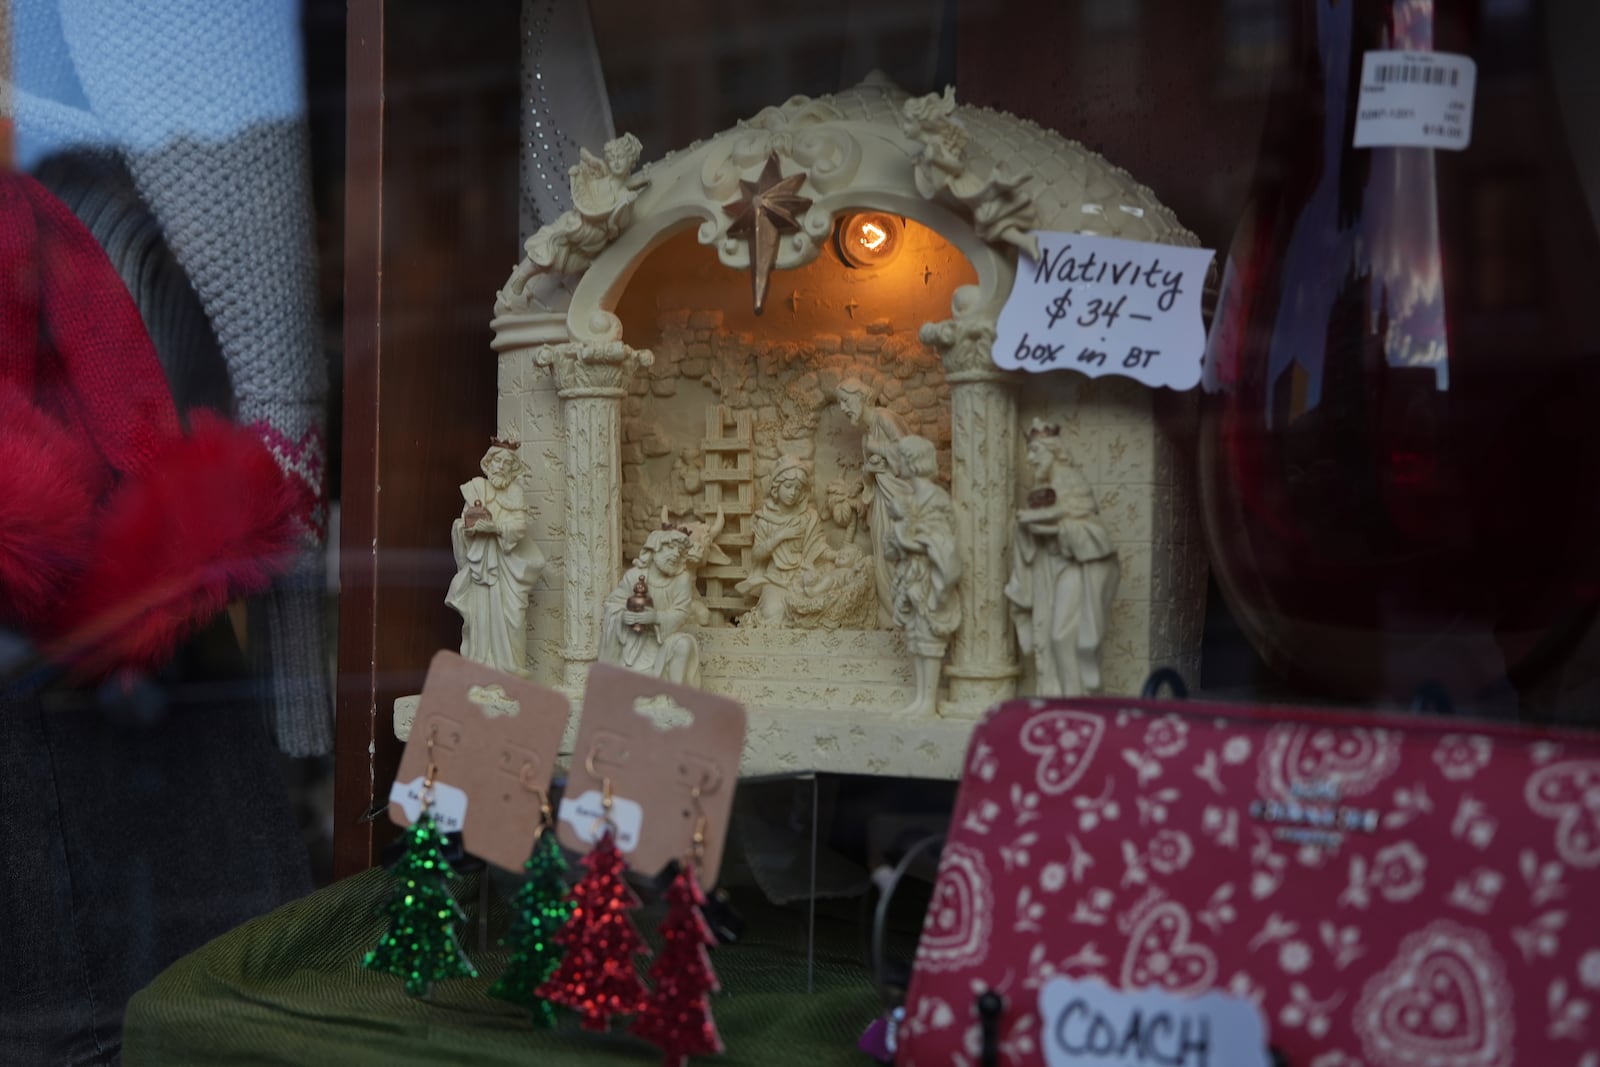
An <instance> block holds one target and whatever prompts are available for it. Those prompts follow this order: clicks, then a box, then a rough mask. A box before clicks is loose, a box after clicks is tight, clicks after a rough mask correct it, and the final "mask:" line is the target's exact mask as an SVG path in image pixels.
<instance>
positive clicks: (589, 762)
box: [583, 745, 617, 833]
mask: <svg viewBox="0 0 1600 1067" xmlns="http://www.w3.org/2000/svg"><path fill="white" fill-rule="evenodd" d="M599 752H600V746H599V745H595V746H594V747H592V748H590V749H589V754H588V755H587V756H585V757H584V760H583V768H584V770H586V771H588V772H589V777H591V778H598V779H600V812H601V815H600V817H599V818H598V819H596V820H595V821H594V825H593V829H592V830H591V833H593V830H594V829H599V828H601V827H609V828H610V829H611V830H613V831H615V830H616V828H617V824H616V822H615V821H613V820H612V818H611V803H612V793H611V776H610V775H609V774H605V773H603V772H601V771H599V770H596V769H595V765H594V758H595V756H597V755H598V754H599Z"/></svg>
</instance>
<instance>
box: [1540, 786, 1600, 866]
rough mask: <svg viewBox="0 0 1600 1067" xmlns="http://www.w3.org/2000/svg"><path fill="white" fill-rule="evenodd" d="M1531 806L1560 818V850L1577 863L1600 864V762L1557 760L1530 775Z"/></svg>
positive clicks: (1558, 828) (1546, 814)
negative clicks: (1562, 761) (1555, 762)
mask: <svg viewBox="0 0 1600 1067" xmlns="http://www.w3.org/2000/svg"><path fill="white" fill-rule="evenodd" d="M1527 799H1528V806H1529V807H1531V808H1532V809H1533V810H1534V811H1535V812H1537V813H1538V814H1540V815H1543V816H1544V817H1545V818H1547V819H1555V820H1557V822H1556V852H1557V853H1559V854H1560V856H1561V858H1562V859H1563V860H1565V861H1566V862H1568V863H1570V864H1572V865H1573V866H1574V867H1595V866H1600V762H1569V763H1557V764H1553V765H1552V766H1549V767H1546V768H1544V769H1543V770H1540V771H1537V772H1535V773H1534V774H1533V776H1532V777H1530V778H1529V779H1528V788H1527Z"/></svg>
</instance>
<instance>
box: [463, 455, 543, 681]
mask: <svg viewBox="0 0 1600 1067" xmlns="http://www.w3.org/2000/svg"><path fill="white" fill-rule="evenodd" d="M519 449H520V444H519V442H518V441H517V440H516V439H515V438H513V437H510V436H507V437H496V438H491V439H490V441H489V450H488V451H487V452H485V453H484V455H483V461H482V463H481V464H480V466H481V467H482V470H483V477H481V478H473V479H472V480H471V481H469V482H467V483H465V484H464V485H462V486H461V498H462V502H463V503H462V508H461V516H460V517H459V518H458V519H456V521H455V522H454V523H452V524H451V527H450V547H451V549H452V550H453V551H454V553H455V560H456V576H455V578H454V579H453V580H452V581H451V582H450V589H449V591H448V592H447V593H446V594H445V598H444V602H445V603H446V604H448V605H450V606H451V607H452V608H454V609H455V610H456V611H457V612H458V613H459V614H460V615H461V654H462V655H463V656H464V657H466V658H467V659H470V660H473V661H475V662H478V663H483V664H486V665H487V666H490V667H493V668H495V669H496V670H502V671H506V672H507V673H510V674H520V675H526V674H527V673H528V598H529V597H530V596H531V595H532V593H533V585H534V583H535V582H537V581H538V580H539V575H540V573H541V572H542V571H543V570H544V553H542V552H540V551H539V546H538V544H536V543H535V541H534V539H533V537H532V536H531V535H530V534H529V530H528V527H529V523H530V519H531V518H532V516H531V515H530V514H529V511H528V505H527V501H526V498H525V497H524V495H523V489H522V475H523V473H524V472H525V471H526V470H527V467H526V466H525V465H524V463H523V462H522V459H521V457H520V456H519V455H518V451H519Z"/></svg>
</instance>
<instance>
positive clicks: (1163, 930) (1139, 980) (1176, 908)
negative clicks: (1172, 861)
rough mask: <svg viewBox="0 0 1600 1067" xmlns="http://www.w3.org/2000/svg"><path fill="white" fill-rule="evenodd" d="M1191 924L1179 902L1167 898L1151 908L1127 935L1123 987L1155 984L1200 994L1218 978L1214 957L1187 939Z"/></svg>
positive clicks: (1181, 992)
mask: <svg viewBox="0 0 1600 1067" xmlns="http://www.w3.org/2000/svg"><path fill="white" fill-rule="evenodd" d="M1192 932H1193V924H1192V923H1191V922H1190V920H1189V913H1188V912H1187V911H1185V910H1184V907H1183V905H1182V904H1179V903H1178V902H1177V901H1173V900H1168V901H1164V902H1162V903H1160V904H1157V905H1156V906H1155V907H1153V908H1151V909H1150V910H1149V911H1148V912H1147V913H1146V914H1145V915H1144V916H1143V917H1142V918H1140V919H1139V921H1138V922H1137V923H1136V924H1135V925H1134V927H1133V930H1132V932H1131V933H1130V934H1129V935H1128V950H1127V953H1126V954H1125V955H1124V957H1123V960H1122V988H1124V989H1144V988H1148V987H1152V986H1153V987H1155V988H1156V989H1160V990H1162V991H1163V992H1166V993H1172V994H1174V995H1176V996H1185V995H1189V994H1198V993H1203V992H1205V991H1206V990H1208V989H1210V988H1211V986H1212V985H1213V984H1215V982H1216V978H1217V957H1216V954H1215V953H1214V952H1212V951H1211V950H1210V949H1209V948H1207V947H1206V946H1204V945H1201V944H1196V943H1195V942H1193V941H1191V940H1190V934H1191V933H1192Z"/></svg>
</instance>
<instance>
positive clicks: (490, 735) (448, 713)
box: [389, 652, 572, 871]
mask: <svg viewBox="0 0 1600 1067" xmlns="http://www.w3.org/2000/svg"><path fill="white" fill-rule="evenodd" d="M571 712H572V705H571V703H570V702H569V701H568V700H567V698H566V697H565V696H563V695H562V694H560V693H558V692H556V691H555V690H553V689H546V688H544V687H543V686H540V685H535V684H533V683H532V682H530V681H527V680H526V679H524V678H518V677H516V676H514V675H510V674H505V673H503V672H501V671H497V670H495V669H493V668H492V667H485V666H483V665H482V664H480V663H473V662H472V661H471V660H467V659H463V658H462V657H461V656H459V655H457V654H456V653H454V652H440V653H438V654H437V655H435V656H434V657H433V662H432V664H430V665H429V667H428V678H427V681H426V682H424V683H423V687H422V697H421V700H420V702H419V704H418V707H417V720H416V724H415V725H414V726H413V727H412V730H411V740H410V741H409V742H407V744H406V750H405V754H404V755H403V756H402V757H401V759H400V770H399V773H398V774H397V775H396V776H395V784H394V788H393V790H391V791H390V794H389V818H390V819H392V820H394V822H395V824H396V825H398V826H409V825H410V824H411V823H412V822H413V821H414V820H415V819H416V818H417V817H418V816H419V815H420V814H421V807H422V792H423V783H424V782H425V781H426V778H427V774H428V742H429V740H430V739H431V740H432V742H433V763H434V766H435V768H436V772H435V777H434V785H433V793H434V797H433V801H434V817H435V819H436V820H438V822H439V825H440V829H442V830H445V831H446V832H450V831H454V830H460V831H461V834H462V844H463V845H464V846H465V848H466V850H467V851H468V852H471V853H472V854H473V855H475V856H479V857H481V858H483V859H485V860H487V861H488V862H490V863H493V864H495V865H496V866H498V867H504V868H505V869H506V870H511V871H515V870H520V869H521V867H522V863H523V861H524V860H526V859H527V858H528V849H529V848H530V847H531V846H532V844H533V837H534V833H535V831H536V830H537V829H538V827H539V813H540V806H541V803H542V802H543V800H544V799H545V798H546V797H547V796H548V794H549V791H550V779H551V777H552V775H553V774H554V771H555V759H556V753H557V751H558V750H559V748H560V745H561V735H562V733H563V732H564V731H565V730H566V725H567V718H568V716H569V715H570V714H571Z"/></svg>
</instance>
